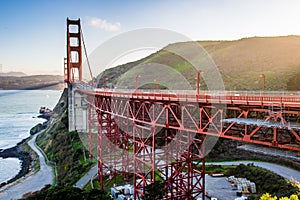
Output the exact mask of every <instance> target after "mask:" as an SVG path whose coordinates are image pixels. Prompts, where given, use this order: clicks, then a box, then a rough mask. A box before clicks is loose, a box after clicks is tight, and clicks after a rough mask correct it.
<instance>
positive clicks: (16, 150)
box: [0, 138, 33, 188]
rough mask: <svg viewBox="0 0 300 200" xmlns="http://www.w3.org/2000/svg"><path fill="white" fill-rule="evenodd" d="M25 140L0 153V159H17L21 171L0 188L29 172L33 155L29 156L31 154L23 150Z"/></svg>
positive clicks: (0, 185)
mask: <svg viewBox="0 0 300 200" xmlns="http://www.w3.org/2000/svg"><path fill="white" fill-rule="evenodd" d="M27 140H28V138H26V139H23V140H22V141H21V142H19V143H18V144H17V145H16V146H14V147H11V148H9V149H5V150H3V151H1V152H0V157H1V158H3V159H5V158H18V159H19V160H21V170H20V171H19V173H18V174H17V175H16V176H15V177H13V178H12V179H10V180H8V181H6V182H3V183H1V184H0V188H1V187H3V186H5V185H7V184H10V183H12V182H14V181H16V180H18V179H19V178H21V177H23V176H25V175H26V174H28V173H29V172H30V169H31V163H32V161H33V155H31V152H29V151H27V150H25V149H24V145H25V144H26V141H27Z"/></svg>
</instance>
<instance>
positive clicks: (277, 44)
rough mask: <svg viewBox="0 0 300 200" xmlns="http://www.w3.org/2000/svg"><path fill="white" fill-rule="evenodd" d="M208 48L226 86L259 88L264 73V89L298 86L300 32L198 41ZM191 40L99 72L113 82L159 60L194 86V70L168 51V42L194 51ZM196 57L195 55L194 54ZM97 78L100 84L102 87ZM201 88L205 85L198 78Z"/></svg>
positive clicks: (228, 87) (185, 49)
mask: <svg viewBox="0 0 300 200" xmlns="http://www.w3.org/2000/svg"><path fill="white" fill-rule="evenodd" d="M198 43H199V44H200V45H201V46H202V47H203V48H204V49H205V50H206V51H207V53H208V54H209V55H210V56H211V58H212V60H213V61H214V62H215V64H216V66H217V67H218V70H219V72H220V73H221V75H222V79H223V81H224V85H225V88H226V90H260V88H261V82H260V81H261V79H260V74H265V76H266V83H265V89H266V90H270V91H285V90H289V91H297V90H300V36H294V35H291V36H279V37H251V38H243V39H239V40H232V41H198ZM191 44H192V42H181V43H175V44H170V45H168V46H167V47H165V48H163V49H161V50H159V51H158V52H156V53H154V54H151V55H149V56H148V57H146V58H143V59H140V60H138V61H135V62H131V63H127V64H123V65H119V66H117V67H115V68H110V69H107V70H105V71H104V72H102V74H101V75H100V76H99V77H98V78H100V79H101V77H107V78H108V82H111V83H113V84H116V83H117V82H119V81H120V77H121V75H122V74H124V72H126V71H128V70H130V69H132V68H133V67H135V66H139V65H143V64H148V63H158V64H163V65H167V66H170V67H172V68H173V69H175V70H177V71H178V72H180V73H181V74H182V75H183V76H184V77H185V78H186V79H187V80H188V81H189V82H190V83H191V86H195V77H196V74H197V72H196V71H195V69H193V68H192V67H191V65H190V63H188V62H187V61H185V60H183V59H182V58H181V57H180V56H178V55H175V54H173V53H170V52H168V50H167V49H168V48H169V47H170V46H171V47H172V48H175V49H180V51H185V52H186V53H190V54H191V55H192V54H193V52H191V51H192V48H191ZM193 56H194V58H195V59H197V55H193ZM102 82H103V81H99V87H102ZM201 87H203V88H202V89H206V85H205V83H204V82H203V83H202V82H201Z"/></svg>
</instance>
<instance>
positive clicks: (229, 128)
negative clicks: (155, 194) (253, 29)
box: [77, 87, 300, 151]
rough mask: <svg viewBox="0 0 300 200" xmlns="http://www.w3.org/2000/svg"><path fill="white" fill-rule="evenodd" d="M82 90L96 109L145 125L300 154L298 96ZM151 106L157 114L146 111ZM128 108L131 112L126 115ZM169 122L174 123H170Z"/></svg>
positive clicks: (299, 104)
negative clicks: (295, 118) (89, 97)
mask: <svg viewBox="0 0 300 200" xmlns="http://www.w3.org/2000/svg"><path fill="white" fill-rule="evenodd" d="M77 92H79V93H82V94H85V95H87V96H93V97H95V99H94V100H96V101H98V103H97V104H98V105H97V106H98V108H97V109H99V110H102V111H103V112H104V113H107V114H111V115H114V116H116V117H119V118H123V119H129V120H131V121H133V120H134V121H135V122H138V123H141V124H144V125H148V126H156V127H168V128H171V129H176V130H182V131H188V132H194V133H200V134H204V135H211V136H217V137H222V138H227V139H232V140H239V141H245V142H251V143H255V144H260V145H267V146H274V147H278V148H285V149H290V150H296V151H300V133H299V131H300V123H298V122H297V121H295V120H294V121H290V120H289V119H290V117H295V116H298V119H299V116H300V94H299V93H290V92H289V93H287V92H273V93H265V94H264V95H261V94H257V93H250V92H248V93H247V92H245V91H209V92H208V91H201V92H200V94H195V91H192V90H189V91H164V90H160V91H153V90H149V91H146V90H137V91H134V90H104V89H96V90H92V89H90V88H89V89H84V88H83V87H81V88H78V89H77ZM100 101H101V102H100ZM132 102H134V103H135V104H132ZM94 103H95V101H94V102H92V103H91V104H94ZM174 105H175V106H177V108H174ZM97 106H96V107H97ZM99 106H100V107H99ZM101 106H102V107H101ZM151 106H153V107H154V108H153V110H156V111H155V112H156V113H154V114H152V113H150V112H149V111H147V109H148V110H149V108H150V107H151ZM108 107H110V108H108ZM144 108H145V109H146V111H145V109H144ZM126 109H127V110H129V111H128V112H129V114H128V112H127V114H126V113H125V111H124V110H126ZM196 109H198V111H195V110H196ZM165 110H168V112H169V113H172V114H168V116H169V115H172V118H175V120H173V119H166V116H167V113H166V111H165ZM228 111H229V112H231V114H228ZM134 112H136V113H134ZM138 112H140V113H138ZM142 112H145V113H142ZM147 112H148V113H147ZM251 112H252V113H251ZM195 113H196V114H195ZM125 115H126V116H125ZM150 115H151V116H150ZM230 115H231V117H230ZM139 116H143V117H144V119H142V118H143V117H139ZM145 116H146V118H147V119H146V118H145ZM253 116H254V117H253ZM255 116H257V117H255ZM258 116H260V118H258ZM162 118H165V119H164V120H163V119H162ZM170 120H173V124H175V125H172V124H168V125H166V124H165V122H166V121H170ZM270 130H272V133H271V132H270Z"/></svg>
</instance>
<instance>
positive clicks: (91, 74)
mask: <svg viewBox="0 0 300 200" xmlns="http://www.w3.org/2000/svg"><path fill="white" fill-rule="evenodd" d="M80 32H81V38H82V44H83V49H84V55H85V59H86V62H87V65H88V67H89V72H90V76H91V79H92V86H93V87H94V77H93V73H92V70H91V66H90V61H89V58H88V56H87V50H86V46H85V42H84V37H83V32H82V29H80Z"/></svg>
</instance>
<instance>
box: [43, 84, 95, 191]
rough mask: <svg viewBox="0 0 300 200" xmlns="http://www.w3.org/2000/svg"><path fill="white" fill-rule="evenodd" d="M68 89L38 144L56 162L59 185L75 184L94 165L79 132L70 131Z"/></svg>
mask: <svg viewBox="0 0 300 200" xmlns="http://www.w3.org/2000/svg"><path fill="white" fill-rule="evenodd" d="M67 102H68V101H67V89H65V91H64V92H63V94H62V96H61V99H60V100H59V102H58V104H57V105H56V107H55V108H54V114H53V117H52V118H51V119H50V122H49V126H48V127H47V129H46V130H45V132H44V133H42V134H41V135H39V137H38V138H37V144H38V145H39V146H40V147H41V148H42V149H43V150H44V151H45V153H46V155H47V157H48V159H49V160H50V161H52V162H54V163H56V167H57V180H56V181H57V185H63V186H66V185H73V184H74V183H76V181H78V180H79V179H80V178H81V176H82V175H83V174H84V173H85V172H87V171H88V170H89V169H90V167H91V166H92V165H93V163H94V162H93V161H91V160H89V159H86V157H85V155H88V152H87V150H86V149H85V147H84V146H83V144H82V142H81V140H80V138H79V136H78V134H77V132H75V131H73V132H69V131H68V110H67Z"/></svg>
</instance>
